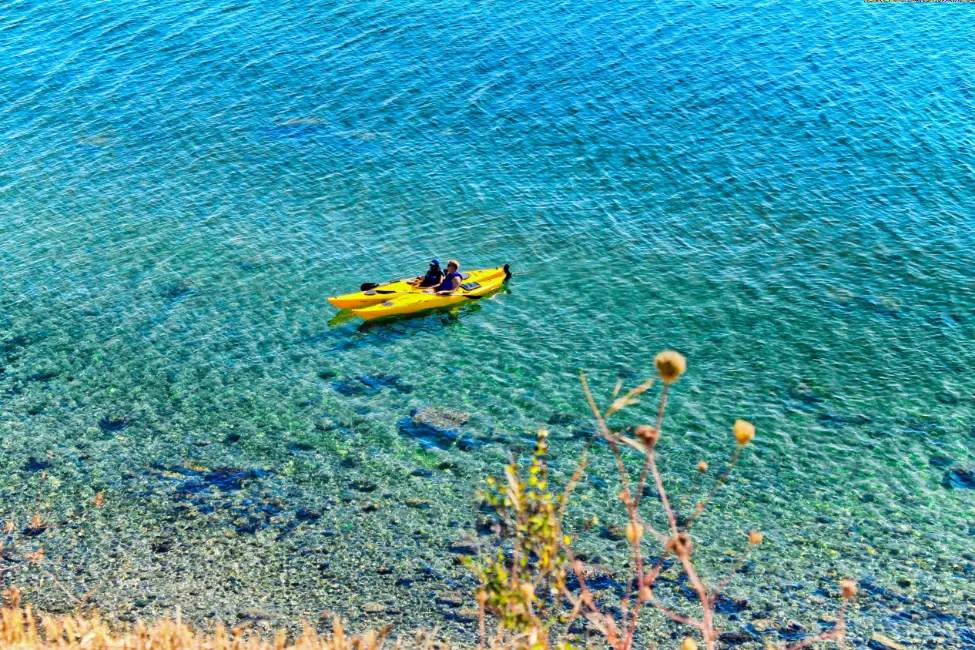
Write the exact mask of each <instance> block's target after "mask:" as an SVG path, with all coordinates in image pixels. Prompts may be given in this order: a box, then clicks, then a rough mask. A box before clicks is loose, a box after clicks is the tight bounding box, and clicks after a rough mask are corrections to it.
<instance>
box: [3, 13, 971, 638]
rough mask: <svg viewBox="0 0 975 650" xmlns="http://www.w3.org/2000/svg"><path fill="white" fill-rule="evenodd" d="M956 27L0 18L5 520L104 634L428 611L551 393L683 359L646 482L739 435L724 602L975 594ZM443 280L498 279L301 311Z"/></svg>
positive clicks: (551, 415)
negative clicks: (435, 411) (457, 293)
mask: <svg viewBox="0 0 975 650" xmlns="http://www.w3.org/2000/svg"><path fill="white" fill-rule="evenodd" d="M969 18H970V13H969V12H967V11H965V7H964V6H962V5H958V6H940V5H939V6H928V5H924V6H906V5H898V6H888V5H881V4H858V3H842V4H841V3H821V4H811V5H797V4H795V3H759V4H750V5H749V6H744V5H743V4H740V3H733V4H710V3H709V4H696V3H695V4H685V3H666V4H649V5H648V4H647V3H619V4H614V5H612V6H605V4H600V3H597V4H595V5H587V4H584V3H546V2H534V1H529V2H520V3H470V4H468V3H461V2H416V3H410V2H388V3H378V2H349V3H341V2H340V3H334V2H306V3H247V2H241V3H238V2H230V1H227V0H218V1H213V2H206V3H203V2H165V1H162V2H152V3H149V2H117V3H59V2H41V1H32V0H28V1H13V2H5V3H3V5H2V7H0V34H2V38H0V161H2V165H0V305H2V308H0V328H2V329H0V367H2V368H3V370H2V371H0V408H2V413H0V432H2V442H0V445H2V449H3V457H2V462H3V464H4V466H5V467H6V470H7V471H6V472H5V473H4V474H5V475H4V476H3V477H0V490H2V493H3V495H4V499H5V503H6V504H8V505H5V509H7V510H8V511H9V513H8V514H10V515H15V514H18V513H22V512H26V511H27V510H29V509H30V507H31V506H30V504H31V503H32V502H34V500H35V499H36V498H37V497H36V496H35V495H36V494H37V493H38V491H40V492H43V493H44V495H46V496H44V497H43V498H44V499H47V500H49V502H50V508H51V511H52V522H53V521H57V522H58V523H59V526H57V527H53V528H52V530H51V535H50V537H51V540H52V541H50V542H49V544H50V545H51V549H52V550H50V551H49V556H56V557H61V558H63V560H62V561H63V562H64V563H65V564H64V565H62V566H67V565H69V564H71V565H72V566H80V567H84V568H83V569H79V571H81V572H82V573H83V574H84V575H83V576H82V578H80V579H79V582H80V584H79V586H78V587H77V590H78V591H79V593H85V592H87V591H88V590H89V589H91V587H92V586H93V584H96V583H98V584H101V587H100V588H99V593H101V594H104V595H103V596H99V597H98V598H101V600H100V601H99V602H100V603H101V604H102V605H103V606H105V607H106V608H108V609H112V610H114V611H121V612H123V614H124V615H128V616H138V615H143V614H145V613H147V612H152V611H154V610H153V608H154V607H157V608H159V610H160V611H164V610H165V608H166V607H170V606H173V605H181V606H182V607H183V608H184V610H186V611H190V612H191V613H192V615H193V616H196V617H197V618H198V619H205V618H206V617H211V618H216V619H219V620H229V621H233V619H234V616H235V615H237V612H238V610H239V609H244V608H246V607H248V606H252V605H258V606H261V607H264V608H266V609H268V610H269V611H270V612H271V614H270V615H272V616H277V615H280V616H282V617H293V616H298V615H302V616H317V612H318V611H320V610H321V609H324V608H335V609H336V611H341V612H344V613H347V614H350V615H353V616H354V615H355V614H354V612H355V611H357V608H359V607H360V606H361V605H362V603H363V602H366V601H369V602H378V603H379V606H381V607H385V608H386V610H385V611H386V614H387V615H388V616H392V617H394V618H395V617H397V616H399V617H400V618H399V619H397V620H403V621H404V622H405V623H404V624H409V625H420V624H424V625H427V624H429V621H431V620H434V621H438V620H439V619H437V618H436V617H437V616H439V614H438V613H437V612H440V610H441V609H443V608H442V607H441V608H440V609H437V608H438V607H440V605H437V604H436V603H437V602H439V601H435V600H434V598H433V597H432V596H430V597H427V593H426V592H430V593H433V592H435V591H436V590H437V589H442V588H444V587H443V585H444V584H446V585H447V588H450V589H454V590H457V591H460V592H462V593H463V592H465V590H467V589H468V587H469V583H468V582H466V581H465V579H464V578H463V575H462V574H463V571H462V569H458V568H457V567H452V566H451V565H450V562H449V558H447V559H446V560H444V559H443V557H442V556H446V554H447V551H446V550H445V546H444V544H445V540H450V539H454V538H456V537H459V536H460V535H461V534H462V532H461V531H463V530H464V529H467V528H471V527H472V523H473V521H474V519H475V514H476V513H475V512H474V511H473V510H472V508H471V506H470V505H469V504H470V503H471V497H472V492H473V489H474V486H475V484H476V483H477V480H478V476H480V475H481V473H482V472H484V471H486V468H491V469H492V470H493V469H495V468H496V467H498V464H499V463H500V462H501V459H503V458H504V457H505V453H506V450H507V449H509V448H511V447H514V448H515V449H516V450H518V449H525V448H528V442H527V441H528V440H529V439H528V438H526V434H527V435H530V433H531V431H532V430H533V429H534V428H535V427H537V426H538V424H539V423H544V424H546V426H549V427H550V428H551V430H552V434H553V456H554V457H553V466H554V467H555V469H556V472H558V473H561V474H562V475H565V474H567V473H569V472H571V468H572V462H573V458H574V457H575V455H576V453H577V452H578V450H579V448H580V447H581V445H582V438H584V437H585V434H586V432H587V431H588V426H589V425H588V422H587V420H586V414H585V405H584V403H583V402H582V396H581V392H580V389H579V386H578V371H579V370H580V369H583V368H584V369H587V370H588V371H589V372H590V373H591V378H592V381H593V383H594V385H595V386H596V387H597V388H598V389H599V390H601V391H603V392H608V391H609V390H610V389H611V388H612V385H613V384H614V383H615V381H616V379H617V378H618V377H622V378H624V379H625V380H626V381H628V382H636V381H638V380H639V379H641V378H642V377H643V376H645V375H647V374H649V373H650V372H651V370H652V361H653V356H654V354H655V353H656V352H657V351H659V350H660V349H663V348H665V347H673V348H676V349H678V350H680V351H682V352H683V353H684V354H686V355H687V357H688V359H689V371H688V373H687V375H686V377H685V379H684V380H682V381H681V382H680V384H678V385H677V387H676V390H675V393H674V398H673V401H672V406H671V410H670V412H669V416H668V420H667V422H666V426H667V433H666V438H665V445H666V447H665V449H666V453H667V456H666V459H667V460H666V461H665V467H664V469H665V471H666V472H667V475H668V480H669V481H672V484H673V486H674V489H675V491H678V492H680V491H682V490H685V491H686V490H690V491H692V492H691V494H693V490H694V489H695V488H694V486H693V485H691V483H690V479H688V478H687V477H688V473H687V472H685V471H684V470H685V469H690V468H692V467H693V465H694V464H696V463H697V461H698V460H699V459H700V458H702V457H706V458H709V459H711V460H712V462H713V463H715V464H716V465H718V464H719V459H720V458H723V457H724V456H725V455H726V454H727V453H728V452H729V451H730V447H731V434H730V426H731V423H732V422H733V420H734V419H735V418H736V417H747V418H749V419H751V420H753V421H754V422H755V423H756V425H757V427H758V430H759V438H758V441H757V442H758V444H757V445H756V447H755V449H754V451H753V453H751V454H750V455H748V456H747V457H746V460H745V462H744V463H743V465H742V466H741V469H740V472H739V473H738V475H737V476H738V481H737V482H736V484H735V486H734V488H733V490H732V492H731V493H729V494H727V495H723V496H722V497H721V498H720V499H719V500H718V502H717V503H716V504H715V509H716V511H717V512H716V516H715V517H713V518H712V520H711V522H712V523H710V524H708V526H711V528H705V529H703V530H707V531H713V532H714V533H715V536H716V537H717V538H718V539H720V540H721V541H717V540H716V541H715V542H714V549H715V554H716V555H718V556H720V553H721V552H722V551H723V550H725V549H726V548H737V547H739V546H740V544H738V543H737V541H735V540H736V539H738V538H737V537H735V536H736V535H739V534H740V533H741V532H742V531H745V530H747V529H748V528H749V527H753V526H758V527H761V528H763V529H764V530H766V531H767V538H768V539H770V540H772V543H771V544H769V545H767V548H766V549H765V551H764V555H763V557H762V558H761V560H760V565H761V566H763V567H765V568H764V569H763V571H764V573H762V572H760V573H759V575H758V576H757V577H756V576H754V575H752V576H751V577H746V578H745V579H744V580H743V582H742V586H741V587H740V589H741V591H742V592H743V593H749V594H751V597H752V598H755V599H760V598H768V599H769V600H770V602H773V603H774V602H776V601H778V602H787V601H792V600H795V599H796V597H795V596H793V595H792V592H790V591H788V590H786V588H785V587H782V585H784V584H791V583H792V582H795V581H800V582H801V585H800V587H799V588H800V589H803V590H804V594H802V597H803V598H805V597H810V598H813V599H815V593H814V590H815V589H816V588H817V587H818V586H821V585H817V583H816V579H817V578H816V577H815V576H820V575H822V576H825V577H824V578H823V579H824V580H827V579H832V578H831V576H832V577H835V576H836V575H840V574H845V575H855V576H857V577H859V578H865V579H867V580H869V581H872V582H871V584H874V585H875V586H876V588H877V589H896V590H898V593H901V594H903V595H904V596H903V597H905V598H914V599H919V600H918V601H917V602H921V601H923V602H926V603H931V602H934V603H937V606H938V607H941V608H942V609H945V610H946V611H949V612H954V614H952V615H953V616H954V615H958V616H960V615H959V614H958V611H960V610H963V609H964V608H965V607H967V608H968V609H969V611H970V610H971V607H972V600H971V599H972V596H971V592H970V591H968V589H969V588H970V584H971V583H970V581H971V580H972V579H973V577H975V569H973V555H972V554H973V539H975V538H973V536H972V535H973V533H975V528H973V524H972V521H973V519H975V501H973V496H975V492H973V490H972V489H971V488H972V484H971V478H970V477H971V476H973V474H970V473H969V474H966V473H965V472H966V470H969V471H972V468H973V465H975V455H973V451H972V449H973V443H975V429H973V426H975V421H973V417H972V416H973V388H975V379H973V374H972V371H971V368H972V367H973V366H975V345H973V344H975V309H973V308H975V291H973V290H975V271H973V267H972V262H971V254H972V250H973V245H975V231H973V223H975V217H973V211H972V206H973V205H975V154H973V152H975V127H973V122H972V119H971V117H972V115H973V114H975V86H973V83H972V78H971V74H970V73H971V71H972V70H973V69H975V54H973V50H972V48H971V40H970V38H971V34H970V25H971V21H970V19H969ZM431 256H436V257H439V258H440V259H445V258H448V257H456V258H459V259H460V260H461V262H462V264H463V266H464V267H465V268H479V267H486V266H496V265H499V264H503V263H508V264H510V265H511V267H512V269H513V271H514V272H515V274H516V275H515V277H514V278H513V280H512V281H511V282H510V284H509V286H508V289H507V290H506V291H505V292H503V293H501V294H499V295H497V296H495V297H493V298H491V299H487V300H483V301H479V302H478V303H477V304H475V305H472V306H470V307H466V308H463V309H461V310H459V311H456V312H447V313H436V314H433V315H429V316H425V317H420V318H415V319H410V320H405V321H399V322H395V323H392V324H385V325H379V326H369V327H366V326H363V325H362V324H361V323H360V322H359V321H357V320H355V319H352V320H347V319H345V318H344V317H343V315H341V314H339V315H338V317H336V315H337V313H336V310H335V309H333V308H332V307H331V306H330V305H329V304H328V303H327V302H326V301H325V297H326V296H329V295H333V294H337V293H342V292H345V291H348V290H352V289H353V288H354V287H357V286H358V284H359V283H360V282H363V281H369V280H372V281H378V280H383V279H387V278H390V277H402V276H405V275H409V274H413V273H417V272H420V271H422V270H423V268H424V266H425V261H426V260H428V259H429V258H430V257H431ZM420 407H437V408H448V409H453V410H458V411H463V412H465V413H467V414H469V418H470V419H469V422H468V424H467V425H465V427H464V431H465V435H466V436H467V438H466V439H465V440H466V442H465V443H464V444H461V445H446V444H441V445H440V447H445V448H443V449H429V450H424V449H422V448H421V446H420V445H419V444H418V442H417V441H416V440H415V439H413V438H411V437H410V436H409V435H404V434H406V433H409V427H406V426H404V419H406V418H409V417H410V414H411V411H412V410H413V409H416V408H420ZM651 412H652V407H651V406H645V407H641V408H637V409H635V410H633V411H631V412H630V413H629V414H628V415H625V416H624V417H623V418H621V420H620V423H621V424H632V423H634V422H637V421H640V420H642V419H646V418H649V417H650V413H651ZM596 453H597V461H596V462H595V464H594V472H595V475H596V478H598V475H599V474H600V473H602V475H604V476H606V477H609V476H610V469H611V468H610V466H609V463H608V462H607V459H606V458H605V457H604V456H600V454H602V453H603V452H601V451H599V450H597V452H596ZM194 468H195V469H194ZM42 469H43V470H44V471H46V472H48V475H49V478H48V479H47V480H48V484H46V485H45V484H44V481H43V480H42V479H41V478H40V474H41V471H40V470H42ZM417 469H420V470H429V473H431V474H432V475H431V476H430V477H425V476H413V475H412V474H411V473H412V472H414V470H417ZM237 470H239V471H241V472H244V475H243V476H242V477H241V476H237V475H235V474H234V471H237ZM221 472H223V474H221ZM418 473H420V474H423V473H424V472H418ZM966 477H968V478H966ZM194 481H195V483H194ZM52 482H53V484H52ZM364 482H365V483H364ZM600 485H604V483H601V482H600V481H599V480H595V481H594V483H593V486H592V489H593V495H594V496H593V499H592V500H591V501H593V502H597V503H607V502H608V496H606V495H608V494H612V493H613V492H614V488H613V487H612V484H610V485H609V487H607V489H606V490H603V493H604V494H603V497H605V498H602V497H599V498H597V496H596V495H597V494H601V493H599V488H600ZM966 486H967V487H966ZM362 488H372V489H362ZM98 491H104V492H105V498H106V500H107V502H108V505H107V506H106V507H105V508H102V509H93V508H91V507H89V506H88V505H87V504H88V503H89V500H90V499H91V498H92V497H93V496H94V495H95V494H96V493H97V492H98ZM735 494H737V498H736V497H735V496H734V495H735ZM408 498H416V499H422V500H424V501H425V502H426V503H424V504H419V503H407V501H406V499H408ZM691 498H693V497H691ZM269 504H270V505H269ZM370 506H375V507H376V508H378V510H375V511H374V512H369V511H370ZM411 506H412V507H411ZM585 507H586V508H590V507H591V508H592V509H593V511H600V512H602V510H601V508H604V507H605V508H606V509H607V510H608V509H609V508H610V506H609V505H605V506H603V505H592V506H585ZM147 513H149V514H150V515H151V516H147ZM583 514H586V513H580V517H581V516H582V515H583ZM317 515H321V516H320V517H317ZM5 516H7V515H6V514H5ZM603 516H604V517H610V518H611V515H610V514H609V513H608V512H607V513H604V515H603ZM55 528H57V530H55ZM55 532H56V533H57V535H56V536H55V535H54V533H55ZM79 532H80V533H84V535H81V534H78V533H79ZM161 549H163V550H161ZM617 551H619V549H617ZM612 552H613V551H606V553H609V554H612ZM325 556H327V557H328V558H329V559H327V560H326V559H323V557H325ZM127 557H131V558H134V559H133V560H129V561H127V560H126V559H125V558H127ZM437 562H441V564H439V565H438V564H436V563H437ZM103 567H109V568H108V569H104V568H103ZM323 567H324V568H323ZM384 570H387V572H386V573H384V572H383V571H384ZM105 571H108V572H109V573H110V574H111V580H109V581H107V582H104V583H99V580H101V579H102V578H101V577H100V576H101V573H100V572H105ZM85 572H87V573H85ZM431 572H432V573H431ZM794 574H798V577H795V575H794ZM356 576H368V578H362V582H361V584H360V583H356V582H355V579H356V578H355V577H356ZM431 576H433V577H431ZM450 576H454V577H450ZM424 579H427V580H426V582H424V581H423V580H424ZM24 580H25V581H27V582H29V583H30V584H36V582H37V580H39V578H38V575H37V574H28V575H26V576H25V577H24ZM31 580H33V581H34V582H30V581H31ZM62 581H64V580H62ZM350 585H352V586H350ZM768 585H773V587H771V588H769V590H768V591H763V589H765V588H766V587H768ZM966 585H967V586H966ZM420 586H423V588H422V589H420ZM72 588H73V587H69V588H68V589H69V590H70V589H72ZM42 591H43V590H42ZM421 592H422V593H421ZM438 593H439V592H438ZM199 594H209V595H208V596H207V597H206V598H204V597H203V596H200V595H199ZM405 594H411V596H410V597H415V598H417V599H418V600H417V603H418V604H417V605H416V607H415V608H412V609H410V608H407V609H408V611H397V609H396V601H397V600H398V599H400V598H403V597H405ZM418 594H419V595H418ZM762 594H765V595H764V596H763V595H762ZM267 595H270V596H269V599H268V600H266V601H261V600H260V599H261V597H262V596H267ZM36 597H37V598H41V599H43V598H47V599H49V600H50V602H51V603H56V602H57V601H58V598H59V596H58V595H56V594H54V595H52V594H48V593H46V592H45V593H39V594H37V595H36ZM200 601H205V602H204V603H203V604H202V605H194V604H193V603H199V602H200ZM65 602H71V601H70V599H68V600H66V601H65ZM140 603H141V604H140ZM211 603H215V604H214V605H213V607H212V608H210V604H211ZM441 604H442V603H441ZM52 606H54V605H53V604H52ZM379 606H376V607H373V608H372V609H373V610H377V611H378V609H377V608H378V607H379ZM424 608H427V609H424ZM445 611H447V612H448V613H450V612H454V614H455V618H454V619H449V617H448V620H447V622H446V623H444V624H445V625H447V626H448V629H451V628H450V626H451V625H454V626H456V629H458V630H460V629H462V628H463V625H464V624H465V621H464V620H463V619H464V617H463V616H460V615H456V612H455V610H452V609H450V608H449V607H448V608H447V610H445ZM461 611H463V610H461ZM416 612H421V614H422V612H427V613H426V614H422V615H421V614H416ZM380 618H382V616H380ZM813 618H814V617H813ZM958 620H961V619H956V622H957V621H958ZM438 624H439V623H438ZM874 624H876V625H877V626H878V629H879V627H882V626H883V625H888V626H889V625H891V624H889V623H888V624H882V623H876V622H875V623H874ZM903 624H904V625H907V624H908V623H907V622H904V623H903ZM970 624H971V621H969V622H968V625H970ZM898 625H900V623H898ZM958 625H963V623H958ZM458 633H460V632H458ZM910 633H913V634H921V633H920V632H917V631H914V632H910ZM905 634H908V632H905ZM946 635H947V632H946ZM953 638H956V637H953ZM972 638H975V636H973V637H972Z"/></svg>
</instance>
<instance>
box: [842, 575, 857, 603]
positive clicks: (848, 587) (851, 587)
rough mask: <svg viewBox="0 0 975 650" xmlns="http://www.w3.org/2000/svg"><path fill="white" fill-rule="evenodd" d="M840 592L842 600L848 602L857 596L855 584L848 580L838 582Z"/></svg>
mask: <svg viewBox="0 0 975 650" xmlns="http://www.w3.org/2000/svg"><path fill="white" fill-rule="evenodd" d="M840 591H841V592H842V594H843V600H850V599H851V598H853V597H854V596H856V595H857V583H855V582H854V581H853V580H850V579H849V578H845V579H843V580H840Z"/></svg>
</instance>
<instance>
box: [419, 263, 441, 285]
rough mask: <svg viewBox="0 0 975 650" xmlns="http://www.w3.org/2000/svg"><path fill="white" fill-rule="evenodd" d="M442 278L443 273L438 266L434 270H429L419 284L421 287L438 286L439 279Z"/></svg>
mask: <svg viewBox="0 0 975 650" xmlns="http://www.w3.org/2000/svg"><path fill="white" fill-rule="evenodd" d="M442 277H443V271H441V270H440V267H439V266H438V267H437V269H436V270H433V269H430V270H429V271H427V274H426V275H425V276H423V280H422V281H421V282H420V286H421V287H432V286H434V285H436V284H439V282H440V279H441V278H442Z"/></svg>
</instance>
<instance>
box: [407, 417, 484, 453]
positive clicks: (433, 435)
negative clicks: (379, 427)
mask: <svg viewBox="0 0 975 650" xmlns="http://www.w3.org/2000/svg"><path fill="white" fill-rule="evenodd" d="M467 420H468V415H467V414H466V413H464V412H462V411H452V410H450V409H437V408H422V409H417V410H415V411H413V413H412V415H411V417H408V418H403V419H402V420H400V421H399V424H398V428H399V432H400V433H401V434H402V435H404V436H408V437H410V438H413V439H414V440H416V441H417V442H418V443H420V446H421V447H423V448H424V449H432V448H438V449H446V448H448V447H452V446H454V445H455V444H456V445H457V446H458V448H460V449H461V450H462V451H471V450H472V449H474V448H475V447H477V446H478V444H479V442H478V441H476V440H474V439H473V438H471V437H470V436H463V437H462V433H461V429H462V427H463V426H464V425H465V424H467Z"/></svg>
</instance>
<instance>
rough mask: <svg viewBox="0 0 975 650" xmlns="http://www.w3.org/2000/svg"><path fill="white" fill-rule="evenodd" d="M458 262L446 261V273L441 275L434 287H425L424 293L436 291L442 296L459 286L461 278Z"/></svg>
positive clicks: (447, 294)
mask: <svg viewBox="0 0 975 650" xmlns="http://www.w3.org/2000/svg"><path fill="white" fill-rule="evenodd" d="M459 271H460V262H458V261H457V260H450V261H449V262H447V274H446V275H445V276H444V277H443V281H441V282H440V284H438V285H437V286H436V287H435V288H433V289H427V290H426V293H436V294H439V295H442V296H449V295H450V294H452V293H453V292H455V291H457V289H459V288H460V283H461V282H463V278H462V277H461V275H460V273H459Z"/></svg>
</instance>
